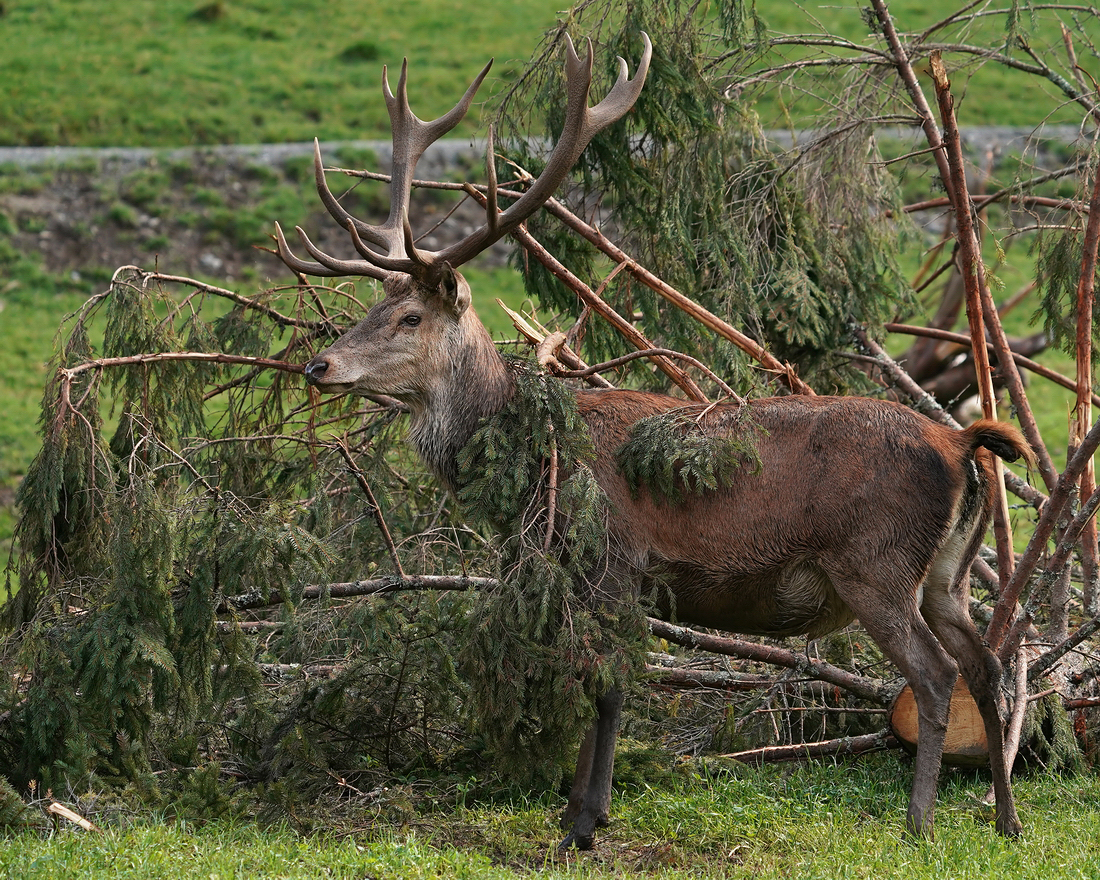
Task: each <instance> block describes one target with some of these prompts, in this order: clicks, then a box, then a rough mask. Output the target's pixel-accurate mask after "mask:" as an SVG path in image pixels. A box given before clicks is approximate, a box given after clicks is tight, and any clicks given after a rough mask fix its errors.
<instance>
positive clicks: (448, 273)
mask: <svg viewBox="0 0 1100 880" xmlns="http://www.w3.org/2000/svg"><path fill="white" fill-rule="evenodd" d="M439 296H440V298H441V299H442V300H443V302H445V303H446V304H447V305H448V306H449V307H450V309H451V311H452V312H454V316H455V317H456V318H460V317H462V313H463V312H465V311H466V309H468V308H469V307H470V301H471V296H470V285H469V284H468V283H467V281H466V279H465V278H463V277H462V274H461V273H460V272H458V271H456V270H455V269H452V268H451V264H450V263H444V264H443V277H442V278H441V279H440V281H439Z"/></svg>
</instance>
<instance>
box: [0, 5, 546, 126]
mask: <svg viewBox="0 0 1100 880" xmlns="http://www.w3.org/2000/svg"><path fill="white" fill-rule="evenodd" d="M558 8H559V4H557V3H554V2H548V0H483V2H480V3H477V4H471V3H468V2H457V0H402V2H401V3H400V4H399V5H394V4H392V3H379V2H372V0H357V2H351V3H341V4H339V5H338V6H333V4H331V3H324V2H322V0H273V2H265V3H262V4H257V3H246V2H238V0H213V2H204V0H100V2H96V3H86V2H81V0H53V2H49V3H38V2H32V0H6V2H5V4H4V13H3V15H2V16H0V36H2V37H3V41H4V52H3V54H2V56H0V82H3V83H4V91H5V94H7V95H9V96H17V97H18V100H5V101H3V102H0V141H2V142H4V143H8V144H30V145H41V144H73V145H81V146H183V145H187V144H214V143H263V142H282V141H308V140H310V139H312V138H313V137H315V136H316V137H320V138H321V139H322V140H325V139H349V138H375V137H383V138H384V137H388V135H389V124H388V120H387V118H386V115H385V107H384V105H383V104H382V101H381V87H380V71H381V67H382V65H383V64H388V65H389V66H390V70H391V74H392V81H393V82H394V84H396V74H397V72H398V71H400V65H401V59H402V58H403V57H405V56H407V57H408V58H409V64H410V77H409V78H410V83H409V91H410V94H412V95H415V99H414V106H415V107H416V109H417V112H418V113H419V115H420V116H421V117H423V118H431V117H433V116H435V115H438V114H439V113H441V112H443V111H445V110H446V109H448V108H450V106H451V105H452V104H453V103H454V102H455V101H456V100H457V98H458V97H459V96H460V95H461V94H462V91H463V89H464V88H465V83H467V82H468V81H469V80H471V79H472V78H473V76H474V74H476V72H477V71H478V70H480V69H481V67H482V65H484V64H485V62H486V61H488V60H489V58H490V57H492V56H494V55H495V56H496V59H497V61H496V63H495V64H494V77H495V78H496V79H497V83H496V85H495V86H494V87H493V88H498V87H501V86H502V84H507V83H508V82H510V81H511V79H512V78H513V77H514V76H515V75H516V74H517V73H518V72H519V71H520V70H522V67H523V63H524V61H525V60H526V59H527V58H528V57H529V56H530V55H531V53H532V52H533V51H534V48H535V46H536V45H537V44H538V41H539V39H540V36H541V34H542V32H543V31H544V30H546V29H547V28H549V27H551V26H552V25H553V24H554V22H555V20H556V17H557V9H558ZM487 95H488V90H486V92H485V93H484V94H483V95H482V98H484V97H486V96H487ZM474 115H475V117H476V113H475V114H474Z"/></svg>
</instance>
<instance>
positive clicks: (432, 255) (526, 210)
mask: <svg viewBox="0 0 1100 880" xmlns="http://www.w3.org/2000/svg"><path fill="white" fill-rule="evenodd" d="M642 39H643V40H644V42H645V49H644V51H643V52H642V58H641V61H640V62H639V63H638V70H637V72H636V73H635V75H634V78H633V79H631V78H629V77H628V75H627V74H628V70H627V64H626V62H625V61H624V60H623V59H622V58H620V59H619V76H618V78H617V79H616V81H615V84H614V85H613V86H612V87H611V90H610V91H609V92H608V93H607V96H606V97H605V98H604V99H603V100H602V101H600V102H599V103H598V104H596V105H595V106H594V107H589V106H588V92H589V89H590V88H591V85H592V61H593V58H592V41H591V40H589V41H588V52H587V55H586V57H585V58H584V59H583V60H582V59H581V58H579V57H578V56H577V53H576V50H575V49H574V47H573V41H572V40H570V39H569V36H568V35H566V37H565V42H566V57H565V75H566V91H567V96H568V97H567V104H566V117H565V126H564V127H563V129H562V133H561V137H560V138H559V139H558V142H557V144H555V146H554V150H553V152H552V153H551V154H550V159H549V160H548V161H547V163H546V167H545V168H544V169H543V172H542V174H540V175H539V177H538V178H537V179H536V180H535V181H534V182H533V183H532V184H531V186H530V188H529V189H528V190H527V192H526V193H524V194H523V196H521V197H520V198H519V199H517V200H516V201H515V202H514V203H513V204H512V205H511V206H509V207H508V208H507V209H506V210H504V211H501V210H500V209H499V208H498V207H497V204H496V199H495V197H492V196H494V195H495V188H496V174H495V170H494V161H493V135H492V130H491V129H490V131H489V139H488V147H487V154H488V155H487V157H486V158H487V166H488V173H489V185H490V196H491V197H490V198H489V201H488V205H487V206H486V218H485V223H484V224H483V225H482V226H480V227H479V228H478V229H476V230H474V231H473V232H472V233H470V234H469V235H467V236H466V237H465V238H463V239H462V240H461V241H458V242H455V243H454V244H452V245H450V246H449V247H446V248H444V249H443V250H441V251H425V250H420V249H419V248H417V247H416V246H415V245H414V244H413V234H412V229H411V227H410V226H409V219H408V211H409V200H410V195H411V191H412V178H413V171H414V169H415V168H416V163H417V162H418V161H419V159H420V157H421V156H422V155H423V154H424V151H425V150H426V149H427V148H428V147H429V146H430V145H431V144H433V143H434V142H435V141H437V140H438V139H439V138H441V137H442V136H443V135H445V134H446V133H447V132H449V131H450V130H451V129H453V128H454V127H455V125H457V124H458V122H459V121H460V120H461V119H462V117H463V116H465V115H466V112H467V110H469V108H470V104H471V103H472V102H473V98H474V94H475V93H476V92H477V90H478V87H479V86H480V85H481V82H482V80H484V79H485V76H486V74H488V72H489V68H490V67H491V66H492V63H493V62H492V61H490V62H489V63H488V64H486V65H485V67H484V68H483V69H482V71H481V73H479V74H478V75H477V77H476V78H475V79H474V81H473V82H472V83H471V84H470V87H469V88H468V89H467V90H466V94H464V95H463V96H462V100H460V101H459V102H458V104H456V105H455V106H454V107H453V108H452V109H451V110H450V111H449V112H447V113H446V114H444V115H443V116H440V117H439V118H438V119H435V120H433V121H431V122H424V121H423V120H421V119H418V118H417V117H416V116H415V115H414V114H413V112H412V111H411V110H410V109H409V101H408V94H407V91H406V79H407V72H408V62H407V61H405V62H403V63H402V65H401V78H400V80H399V81H398V84H397V95H396V96H394V95H393V93H392V92H391V91H390V86H389V81H388V79H387V76H386V69H385V68H383V69H382V90H383V94H384V95H385V99H386V107H387V108H388V110H389V114H390V127H391V130H392V134H393V172H392V177H391V180H390V213H389V217H388V218H387V219H386V222H385V223H383V224H382V225H380V226H374V225H371V224H369V223H364V222H363V221H362V220H358V219H356V218H355V217H353V216H352V215H351V214H349V213H348V212H347V211H346V210H344V208H343V206H342V205H341V204H340V203H339V201H337V199H336V197H335V196H334V195H333V194H332V191H331V190H330V189H329V188H328V183H327V181H326V180H325V171H324V166H323V164H322V162H321V148H320V145H319V144H318V143H317V141H316V140H315V141H314V150H313V165H314V176H315V178H316V181H317V192H318V193H319V195H320V197H321V201H322V202H323V203H324V205H325V207H326V208H327V209H328V212H329V214H331V215H332V217H333V219H334V220H336V222H337V223H339V224H340V225H341V226H344V227H346V228H347V230H348V233H349V235H350V236H351V240H352V243H353V244H354V245H355V249H356V251H358V253H359V255H360V257H362V259H359V260H342V259H338V258H336V257H333V256H330V255H329V254H326V253H325V252H324V251H322V250H321V249H320V248H318V247H317V246H316V245H314V244H313V242H311V241H310V240H309V238H308V236H307V235H306V234H305V232H304V231H303V230H302V229H301V227H295V229H296V230H297V232H298V235H299V237H300V238H301V240H302V244H303V246H304V247H305V249H306V250H307V251H308V252H309V253H310V255H311V256H312V257H313V258H314V260H316V262H309V261H307V260H301V259H299V258H298V257H296V256H295V255H294V253H293V252H292V251H291V250H290V247H289V246H288V245H287V243H286V238H285V237H284V236H283V231H282V228H281V227H280V226H279V224H278V223H276V224H275V236H276V240H277V242H278V252H279V257H280V258H281V259H282V261H283V262H284V263H286V264H287V266H289V267H290V268H291V269H293V270H294V271H296V272H301V273H303V274H306V275H314V276H320V277H333V276H343V275H366V276H368V277H370V278H377V279H380V280H382V279H385V278H386V277H387V276H389V275H391V274H394V273H402V274H406V275H412V276H413V277H415V278H418V279H420V280H422V281H425V282H432V281H434V280H437V279H438V277H439V273H440V272H441V271H442V267H443V265H444V264H448V265H450V266H451V267H452V268H457V267H458V266H461V265H462V264H463V263H466V262H468V261H469V260H471V259H473V258H474V257H475V256H477V255H478V254H479V253H481V252H482V251H484V250H485V249H486V248H488V247H490V246H491V245H492V244H493V243H494V242H496V241H498V240H499V239H501V238H503V237H504V236H505V235H507V234H508V233H510V232H512V231H513V230H514V229H516V228H517V227H518V226H519V225H520V224H521V223H523V221H524V220H526V219H527V218H528V217H530V216H531V215H532V214H534V213H535V211H537V210H538V209H539V208H540V207H541V206H542V205H543V203H544V202H545V201H546V200H547V199H548V198H550V196H551V195H552V194H553V193H554V191H555V190H556V189H557V188H558V186H559V185H560V184H561V182H562V181H563V180H564V179H565V177H566V175H568V174H569V171H570V169H571V168H572V167H573V165H574V164H575V163H576V161H577V159H578V158H580V155H581V153H582V152H583V151H584V148H585V147H586V146H588V143H589V141H591V140H592V138H593V137H594V136H595V135H596V134H597V133H599V132H600V131H601V130H603V129H604V128H606V127H607V126H609V125H611V124H612V123H614V122H616V121H617V120H619V119H621V118H622V117H623V116H624V115H625V114H626V112H627V111H628V110H629V109H630V108H631V107H632V106H633V105H634V102H635V101H636V100H637V99H638V95H639V94H640V93H641V90H642V85H643V84H644V82H645V77H646V73H647V72H648V70H649V61H650V57H651V55H652V52H653V46H652V44H651V43H650V40H649V37H648V35H646V34H645V33H642ZM372 245H373V247H372ZM375 247H377V248H382V249H384V252H382V253H380V252H379V251H377V250H375Z"/></svg>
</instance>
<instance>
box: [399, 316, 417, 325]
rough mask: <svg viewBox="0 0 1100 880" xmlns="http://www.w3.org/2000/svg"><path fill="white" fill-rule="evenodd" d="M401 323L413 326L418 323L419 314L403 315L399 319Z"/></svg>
mask: <svg viewBox="0 0 1100 880" xmlns="http://www.w3.org/2000/svg"><path fill="white" fill-rule="evenodd" d="M401 323H402V324H405V325H407V326H409V327H415V326H416V325H417V324H419V323H420V315H405V317H404V318H402V319H401Z"/></svg>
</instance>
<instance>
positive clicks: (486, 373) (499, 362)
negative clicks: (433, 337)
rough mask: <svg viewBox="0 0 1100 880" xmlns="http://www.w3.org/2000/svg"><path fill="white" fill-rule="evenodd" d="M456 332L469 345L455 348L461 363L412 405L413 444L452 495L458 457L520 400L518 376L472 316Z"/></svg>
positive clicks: (457, 361)
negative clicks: (483, 424)
mask: <svg viewBox="0 0 1100 880" xmlns="http://www.w3.org/2000/svg"><path fill="white" fill-rule="evenodd" d="M463 317H464V318H467V317H469V318H473V320H472V321H468V320H463V321H461V322H460V323H459V325H458V326H457V327H456V329H455V333H457V334H461V335H463V336H464V337H465V338H464V339H459V340H455V342H456V344H455V345H454V346H453V347H452V348H451V350H452V351H454V352H455V359H454V361H452V363H451V369H450V372H449V374H448V375H446V376H445V377H444V379H443V381H441V382H438V383H437V384H436V385H435V386H434V387H432V388H430V389H429V390H428V392H427V394H426V395H425V397H424V399H423V401H420V402H418V403H413V404H412V414H411V426H410V432H409V440H410V441H411V442H412V444H413V446H414V447H415V448H416V450H417V452H419V453H420V455H421V457H422V458H423V459H424V461H425V462H427V464H428V466H429V467H430V468H431V469H432V471H433V472H434V473H435V475H436V476H437V477H439V479H440V480H441V481H442V482H443V484H444V485H445V486H446V487H447V489H449V490H450V491H451V492H454V491H455V490H456V489H458V488H459V485H458V453H459V452H460V451H461V450H462V448H463V447H464V446H465V445H466V444H467V443H468V442H469V440H470V438H471V437H472V436H473V434H474V432H475V431H476V430H477V427H478V424H479V422H480V421H481V420H482V419H484V418H487V417H489V416H493V415H496V414H497V413H498V412H500V411H501V410H502V409H503V408H504V406H505V405H506V404H507V403H508V401H509V400H511V399H512V395H513V394H515V390H516V386H515V379H514V377H513V376H512V371H511V370H510V369H509V368H508V365H507V364H506V363H505V362H504V360H503V358H501V356H500V355H499V354H498V353H497V350H496V346H494V345H493V341H492V339H490V337H489V334H488V332H487V331H486V330H485V328H484V327H483V326H482V325H481V323H480V322H479V321H478V320H477V318H476V317H474V316H473V314H472V310H471V312H470V313H467V315H464V316H463Z"/></svg>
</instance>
